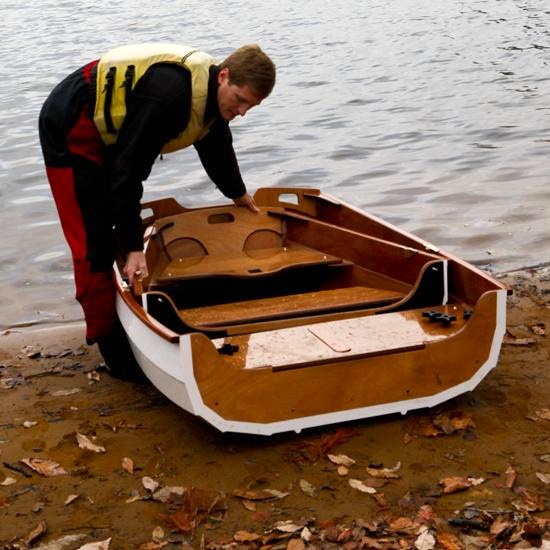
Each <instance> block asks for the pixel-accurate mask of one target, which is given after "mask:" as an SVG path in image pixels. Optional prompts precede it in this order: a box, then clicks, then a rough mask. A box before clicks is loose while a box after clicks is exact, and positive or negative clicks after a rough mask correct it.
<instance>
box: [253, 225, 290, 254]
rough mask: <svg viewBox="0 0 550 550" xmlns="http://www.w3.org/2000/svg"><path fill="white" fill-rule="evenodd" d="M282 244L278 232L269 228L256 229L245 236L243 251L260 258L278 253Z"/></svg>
mask: <svg viewBox="0 0 550 550" xmlns="http://www.w3.org/2000/svg"><path fill="white" fill-rule="evenodd" d="M282 245H283V239H282V236H281V234H280V233H277V232H276V231H273V230H271V229H258V231H254V232H253V233H251V234H250V235H248V237H247V238H246V241H245V243H244V245H243V252H246V254H248V255H249V256H250V257H252V258H259V257H260V258H261V257H265V256H272V255H273V254H275V253H278V252H279V249H280V248H281V246H282Z"/></svg>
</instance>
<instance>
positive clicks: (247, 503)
mask: <svg viewBox="0 0 550 550" xmlns="http://www.w3.org/2000/svg"><path fill="white" fill-rule="evenodd" d="M241 504H242V505H243V507H244V508H246V509H247V510H248V511H249V512H255V511H256V510H257V506H256V503H255V502H252V501H251V500H242V501H241Z"/></svg>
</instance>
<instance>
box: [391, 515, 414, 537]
mask: <svg viewBox="0 0 550 550" xmlns="http://www.w3.org/2000/svg"><path fill="white" fill-rule="evenodd" d="M388 529H389V530H390V531H393V532H395V533H407V534H412V533H416V532H417V531H418V524H417V523H416V522H415V521H413V520H412V519H411V518H406V517H400V518H395V519H393V520H391V521H390V522H389V524H388Z"/></svg>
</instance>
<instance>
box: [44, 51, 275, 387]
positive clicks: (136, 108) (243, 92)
mask: <svg viewBox="0 0 550 550" xmlns="http://www.w3.org/2000/svg"><path fill="white" fill-rule="evenodd" d="M274 84H275V66H274V64H273V62H272V61H271V59H269V57H268V56H267V55H266V54H265V53H264V52H263V51H262V50H261V49H260V48H259V47H258V46H256V45H247V46H242V47H240V48H238V49H237V50H235V51H234V52H233V53H232V54H231V55H230V56H229V57H228V58H227V59H226V60H225V61H223V62H222V63H221V64H220V65H217V64H216V62H215V60H214V59H213V58H212V57H211V56H210V55H208V54H206V53H204V52H200V51H198V50H195V49H193V48H190V47H187V46H182V45H177V44H142V45H133V46H122V47H120V48H116V49H114V50H111V51H109V52H108V53H107V54H105V55H104V56H103V57H102V58H101V59H99V60H97V61H93V62H91V63H89V64H87V65H85V66H84V67H82V68H80V69H78V70H77V71H76V72H74V73H72V74H71V75H69V76H68V77H67V78H65V80H63V81H62V82H61V83H60V84H58V85H57V86H56V87H55V88H54V90H53V91H52V92H51V94H50V96H49V97H48V99H47V100H46V102H45V103H44V106H43V107H42V111H41V113H40V120H39V132H40V143H41V146H42V152H43V155H44V160H45V164H46V171H47V175H48V180H49V182H50V186H51V189H52V194H53V197H54V200H55V203H56V207H57V210H58V213H59V217H60V220H61V225H62V228H63V232H64V234H65V238H66V239H67V242H68V244H69V247H70V249H71V254H72V258H73V265H74V272H75V285H76V298H77V300H78V301H79V302H80V304H81V305H82V308H83V310H84V317H85V320H86V340H87V342H88V343H89V344H92V343H94V342H97V344H98V346H99V349H100V351H101V353H102V355H103V357H104V359H105V362H106V363H107V365H108V366H109V367H110V369H111V371H112V372H113V374H115V375H119V376H122V377H126V376H127V375H129V376H131V375H132V372H133V369H134V368H135V361H134V360H133V356H132V354H131V352H130V348H129V346H128V342H127V340H126V335H125V333H124V331H123V329H122V327H121V326H120V323H119V321H118V319H117V316H116V310H115V287H114V283H113V275H112V265H113V261H114V257H115V251H116V250H122V252H123V253H124V254H125V255H126V265H125V268H124V271H125V274H126V276H127V277H128V279H129V282H130V284H131V283H132V282H133V280H134V278H136V277H144V276H147V274H148V272H147V265H146V262H145V256H144V254H143V239H142V237H143V235H142V227H141V218H140V200H141V197H142V194H143V186H142V181H144V180H145V179H147V177H148V175H149V173H150V171H151V168H152V165H153V163H154V161H155V159H156V157H157V156H158V155H159V154H160V153H169V152H172V151H176V150H178V149H182V148H184V147H188V146H189V145H194V146H195V148H196V150H197V152H198V154H199V157H200V160H201V162H202V164H203V166H204V168H205V170H206V172H207V174H208V175H209V177H210V178H211V179H212V181H213V182H214V183H215V184H216V185H217V186H218V188H219V189H220V191H221V192H222V193H223V194H224V195H225V196H227V197H228V198H231V199H232V200H233V201H234V203H235V204H236V205H240V206H245V207H248V208H250V209H251V210H252V211H256V210H257V207H256V205H255V203H254V200H253V199H252V197H251V196H250V195H249V194H248V192H247V190H246V187H245V184H244V182H243V180H242V177H241V174H240V171H239V166H238V163H237V159H236V156H235V152H234V150H233V145H232V136H231V131H230V129H229V125H228V123H229V121H230V120H232V119H233V118H235V117H236V116H238V115H240V116H244V115H245V114H246V112H247V111H248V110H249V109H251V108H252V107H255V106H256V105H259V104H260V103H261V101H262V100H263V99H264V98H266V97H267V96H268V95H269V94H270V93H271V90H272V89H273V86H274Z"/></svg>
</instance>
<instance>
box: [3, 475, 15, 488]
mask: <svg viewBox="0 0 550 550" xmlns="http://www.w3.org/2000/svg"><path fill="white" fill-rule="evenodd" d="M14 483H17V480H16V479H15V478H13V477H9V476H7V477H6V479H4V481H2V483H0V485H2V487H8V486H9V485H13V484H14Z"/></svg>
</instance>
